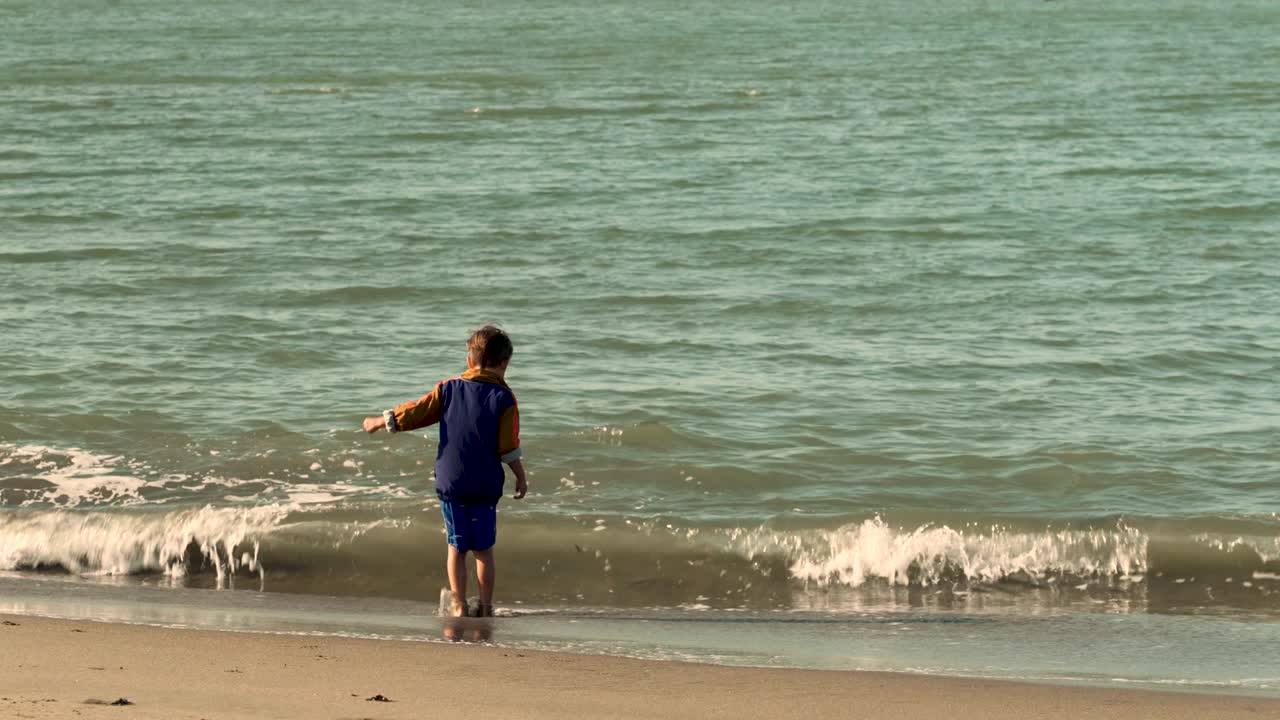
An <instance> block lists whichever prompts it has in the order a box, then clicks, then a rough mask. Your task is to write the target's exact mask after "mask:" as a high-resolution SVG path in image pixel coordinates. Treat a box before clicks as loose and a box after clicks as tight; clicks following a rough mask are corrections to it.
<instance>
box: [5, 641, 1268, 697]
mask: <svg viewBox="0 0 1280 720" xmlns="http://www.w3.org/2000/svg"><path fill="white" fill-rule="evenodd" d="M0 622H2V623H3V624H0V647H3V648H4V651H3V654H2V655H0V715H3V716H4V717H12V718H96V717H112V718H115V717H128V718H207V719H209V720H212V719H214V718H219V719H221V718H228V719H229V718H307V719H312V718H332V719H334V720H338V719H355V718H388V719H391V718H421V717H446V716H466V715H474V714H476V713H477V711H479V712H480V713H482V714H483V716H488V717H495V718H564V717H585V718H603V717H617V718H664V719H665V718H685V717H688V718H694V717H696V718H741V717H757V718H791V717H795V718H801V717H804V718H815V717H821V718H834V717H839V718H858V717H867V718H871V717H928V716H938V717H948V718H1080V717H1089V718H1154V717H1158V718H1162V720H1174V719H1176V718H1187V719H1188V720H1190V719H1192V718H1195V719H1197V720H1212V719H1214V718H1275V717H1280V700H1274V699H1259V698H1249V697H1238V696H1231V697H1227V696H1215V695H1192V694H1185V693H1173V692H1169V693H1165V692H1149V691H1143V690H1118V689H1100V688H1086V687H1058V686H1049V685H1032V684H1021V683H1011V682H994V681H985V680H968V679H951V678H934V677H917V676H911V675H899V674H891V673H873V672H824V671H804V670H772V669H758V668H734V667H719V666H711V665H693V664H685V663H675V662H656V661H642V660H631V659H625V658H611V657H589V656H576V655H564V654H554V653H537V652H529V651H516V650H512V649H504V648H500V647H492V646H487V645H480V644H470V643H458V644H456V645H451V644H447V643H426V642H398V641H378V640H359V639H347V638H334V637H308V636H299V635H265V634H245V633H231V632H225V633H224V632H207V631H193V630H171V629H165V628H156V627H146V626H134V625H111V624H101V623H91V622H81V621H63V620H50V619H43V618H34V617H27V616H4V617H0ZM466 622H476V621H466ZM499 622H500V621H499ZM459 630H460V631H461V632H462V634H463V636H464V637H465V636H467V635H470V634H474V632H475V631H476V630H477V628H476V627H472V626H463V627H460V628H459ZM379 698H381V699H379ZM121 699H124V700H127V701H128V702H129V703H130V704H128V705H123V704H120V705H113V704H112V703H116V702H117V701H119V700H121Z"/></svg>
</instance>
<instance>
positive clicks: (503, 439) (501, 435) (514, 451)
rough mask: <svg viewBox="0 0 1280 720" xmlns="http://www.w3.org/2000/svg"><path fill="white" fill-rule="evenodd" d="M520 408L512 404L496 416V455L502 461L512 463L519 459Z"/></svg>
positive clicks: (520, 453) (520, 452)
mask: <svg viewBox="0 0 1280 720" xmlns="http://www.w3.org/2000/svg"><path fill="white" fill-rule="evenodd" d="M522 454H523V452H522V451H521V450H520V408H519V407H518V406H516V405H512V406H511V407H509V408H507V409H506V411H505V412H503V413H502V416H501V417H499V418H498V455H500V456H501V457H502V462H505V463H512V462H515V461H516V460H519V459H520V456H521V455H522Z"/></svg>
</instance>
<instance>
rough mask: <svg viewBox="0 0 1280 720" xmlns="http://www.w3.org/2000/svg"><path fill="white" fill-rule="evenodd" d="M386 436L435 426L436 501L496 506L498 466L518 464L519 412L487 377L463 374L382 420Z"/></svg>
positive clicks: (507, 392)
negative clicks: (437, 429) (437, 433)
mask: <svg viewBox="0 0 1280 720" xmlns="http://www.w3.org/2000/svg"><path fill="white" fill-rule="evenodd" d="M382 416H383V417H384V418H385V419H386V423H387V430H389V431H391V432H407V431H409V430H417V429H418V428H424V427H427V426H429V425H434V424H436V423H440V447H439V449H437V450H436V496H437V497H439V498H440V499H441V500H448V501H451V502H460V503H496V502H498V500H500V499H501V498H502V486H503V483H504V481H505V480H506V473H505V472H504V471H503V468H502V464H503V463H512V462H515V461H516V460H519V459H520V456H521V455H522V454H523V451H522V450H521V449H520V411H519V409H518V408H517V407H516V396H515V393H513V392H511V388H510V387H507V384H506V383H505V382H503V381H502V378H500V377H498V376H497V375H496V374H494V373H493V372H492V371H487V370H484V369H482V368H477V369H474V370H468V371H466V372H464V373H463V374H462V375H461V376H459V377H456V378H453V379H451V380H445V381H443V382H441V383H438V384H437V385H436V386H435V388H434V389H432V390H431V392H429V393H427V394H426V395H423V396H422V397H421V398H419V399H417V400H414V401H412V402H407V403H404V404H403V405H400V406H399V407H397V408H396V409H394V410H387V411H386V412H384V413H383V414H382Z"/></svg>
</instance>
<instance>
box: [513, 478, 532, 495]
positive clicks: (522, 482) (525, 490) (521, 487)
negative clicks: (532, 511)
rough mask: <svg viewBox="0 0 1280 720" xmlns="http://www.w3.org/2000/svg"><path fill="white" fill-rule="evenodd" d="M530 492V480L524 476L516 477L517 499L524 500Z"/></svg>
mask: <svg viewBox="0 0 1280 720" xmlns="http://www.w3.org/2000/svg"><path fill="white" fill-rule="evenodd" d="M527 494H529V481H528V480H526V479H524V478H516V494H515V498H516V499H517V500H523V499H524V496H525V495H527Z"/></svg>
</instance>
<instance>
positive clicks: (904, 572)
mask: <svg viewBox="0 0 1280 720" xmlns="http://www.w3.org/2000/svg"><path fill="white" fill-rule="evenodd" d="M729 540H730V543H731V546H732V547H733V548H734V549H735V550H736V551H737V552H739V553H740V554H743V555H745V556H746V557H753V556H755V555H758V554H778V553H781V554H783V555H784V556H785V557H787V558H788V561H789V569H790V573H791V576H792V577H794V578H796V579H799V580H804V581H806V582H813V583H817V584H818V585H828V584H838V585H845V586H849V587H857V586H859V585H862V584H863V583H865V582H867V581H868V580H870V579H874V578H879V579H882V580H886V581H888V582H889V583H891V584H895V585H905V584H908V583H919V584H925V585H928V584H931V583H935V582H938V581H940V580H943V579H948V578H953V577H956V576H963V577H964V578H967V579H969V580H976V581H980V582H994V581H998V580H1003V579H1009V578H1019V579H1023V580H1027V581H1031V582H1035V581H1036V580H1037V579H1038V578H1042V577H1044V576H1046V575H1049V574H1057V573H1070V574H1073V575H1080V576H1086V575H1095V574H1096V575H1112V576H1125V575H1130V574H1134V573H1142V572H1145V570H1146V567H1147V537H1146V536H1145V535H1144V534H1143V533H1141V532H1139V531H1137V530H1135V529H1132V528H1126V527H1116V528H1114V529H1105V530H1103V529H1093V530H1057V531H1045V532H1040V533H1027V532H1011V531H1005V530H1001V529H999V528H993V529H990V530H989V531H987V532H972V531H961V530H955V529H952V528H950V527H946V526H942V527H932V526H925V527H918V528H915V529H910V530H907V529H901V528H894V527H891V526H890V525H888V524H887V523H885V522H884V521H883V520H882V519H881V518H879V517H876V518H872V519H869V520H865V521H863V522H862V523H860V524H854V525H846V526H844V527H841V528H839V529H837V530H817V531H809V532H801V533H781V532H777V531H772V530H763V529H762V530H754V531H734V532H731V533H730V534H729Z"/></svg>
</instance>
